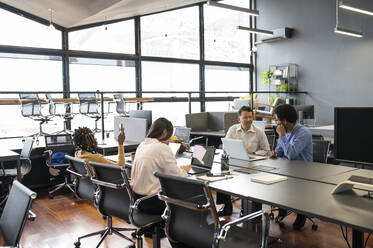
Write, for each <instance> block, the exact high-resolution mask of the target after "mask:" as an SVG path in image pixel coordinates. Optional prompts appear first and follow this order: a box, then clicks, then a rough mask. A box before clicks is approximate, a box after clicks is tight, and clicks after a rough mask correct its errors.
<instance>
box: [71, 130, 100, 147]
mask: <svg viewBox="0 0 373 248" xmlns="http://www.w3.org/2000/svg"><path fill="white" fill-rule="evenodd" d="M73 139H74V140H73V141H74V145H75V148H76V149H78V150H82V151H87V152H91V153H97V141H96V138H95V135H94V133H93V132H92V130H91V129H89V128H88V127H78V129H75V130H74V135H73Z"/></svg>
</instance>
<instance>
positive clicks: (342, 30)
mask: <svg viewBox="0 0 373 248" xmlns="http://www.w3.org/2000/svg"><path fill="white" fill-rule="evenodd" d="M334 32H335V33H338V34H344V35H349V36H353V37H357V38H361V37H363V34H362V33H360V32H356V31H351V30H348V29H345V28H339V27H336V28H335V29H334Z"/></svg>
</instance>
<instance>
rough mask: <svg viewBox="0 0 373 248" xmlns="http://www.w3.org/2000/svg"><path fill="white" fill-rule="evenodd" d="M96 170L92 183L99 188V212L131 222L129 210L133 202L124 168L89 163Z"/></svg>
mask: <svg viewBox="0 0 373 248" xmlns="http://www.w3.org/2000/svg"><path fill="white" fill-rule="evenodd" d="M89 164H90V166H91V167H92V169H93V170H94V174H95V176H94V179H92V182H93V183H94V184H96V185H97V186H98V188H99V192H100V194H99V199H98V210H99V211H100V213H101V214H102V215H106V216H115V217H118V218H121V219H123V220H125V221H127V222H129V209H130V205H131V202H132V200H133V195H132V191H131V189H130V186H129V183H128V179H127V176H126V174H125V171H124V167H122V166H116V165H108V164H102V163H95V162H90V163H89Z"/></svg>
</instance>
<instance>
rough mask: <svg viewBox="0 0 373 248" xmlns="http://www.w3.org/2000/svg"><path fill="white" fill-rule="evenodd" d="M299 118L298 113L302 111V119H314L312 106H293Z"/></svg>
mask: <svg viewBox="0 0 373 248" xmlns="http://www.w3.org/2000/svg"><path fill="white" fill-rule="evenodd" d="M294 108H295V111H297V114H298V116H299V111H303V119H315V108H314V105H294Z"/></svg>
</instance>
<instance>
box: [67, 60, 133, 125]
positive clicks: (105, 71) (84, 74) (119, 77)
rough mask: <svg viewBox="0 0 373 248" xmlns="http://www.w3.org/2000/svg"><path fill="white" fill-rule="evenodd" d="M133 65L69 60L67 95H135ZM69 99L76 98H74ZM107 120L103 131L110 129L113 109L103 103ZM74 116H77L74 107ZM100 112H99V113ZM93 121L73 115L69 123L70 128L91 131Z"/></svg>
mask: <svg viewBox="0 0 373 248" xmlns="http://www.w3.org/2000/svg"><path fill="white" fill-rule="evenodd" d="M135 77H136V75H135V62H134V61H129V60H107V59H88V58H70V89H71V91H97V90H99V91H136V84H135ZM72 96H74V97H77V95H76V94H72ZM123 96H124V97H135V94H134V93H133V94H123ZM104 97H109V98H112V97H113V94H105V95H104ZM104 109H105V110H104V111H105V114H106V115H107V118H106V119H105V125H106V127H107V128H105V129H106V130H112V129H113V125H114V123H113V116H114V115H115V114H116V113H115V106H114V105H113V104H109V103H108V102H106V103H105V107H104ZM74 112H76V113H77V112H79V107H78V106H77V107H75V109H74ZM99 112H100V109H99ZM94 123H95V122H94V118H90V117H89V116H87V115H76V116H75V117H74V119H73V121H72V127H73V128H76V127H78V126H88V127H90V128H93V127H94ZM99 125H101V122H99Z"/></svg>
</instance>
